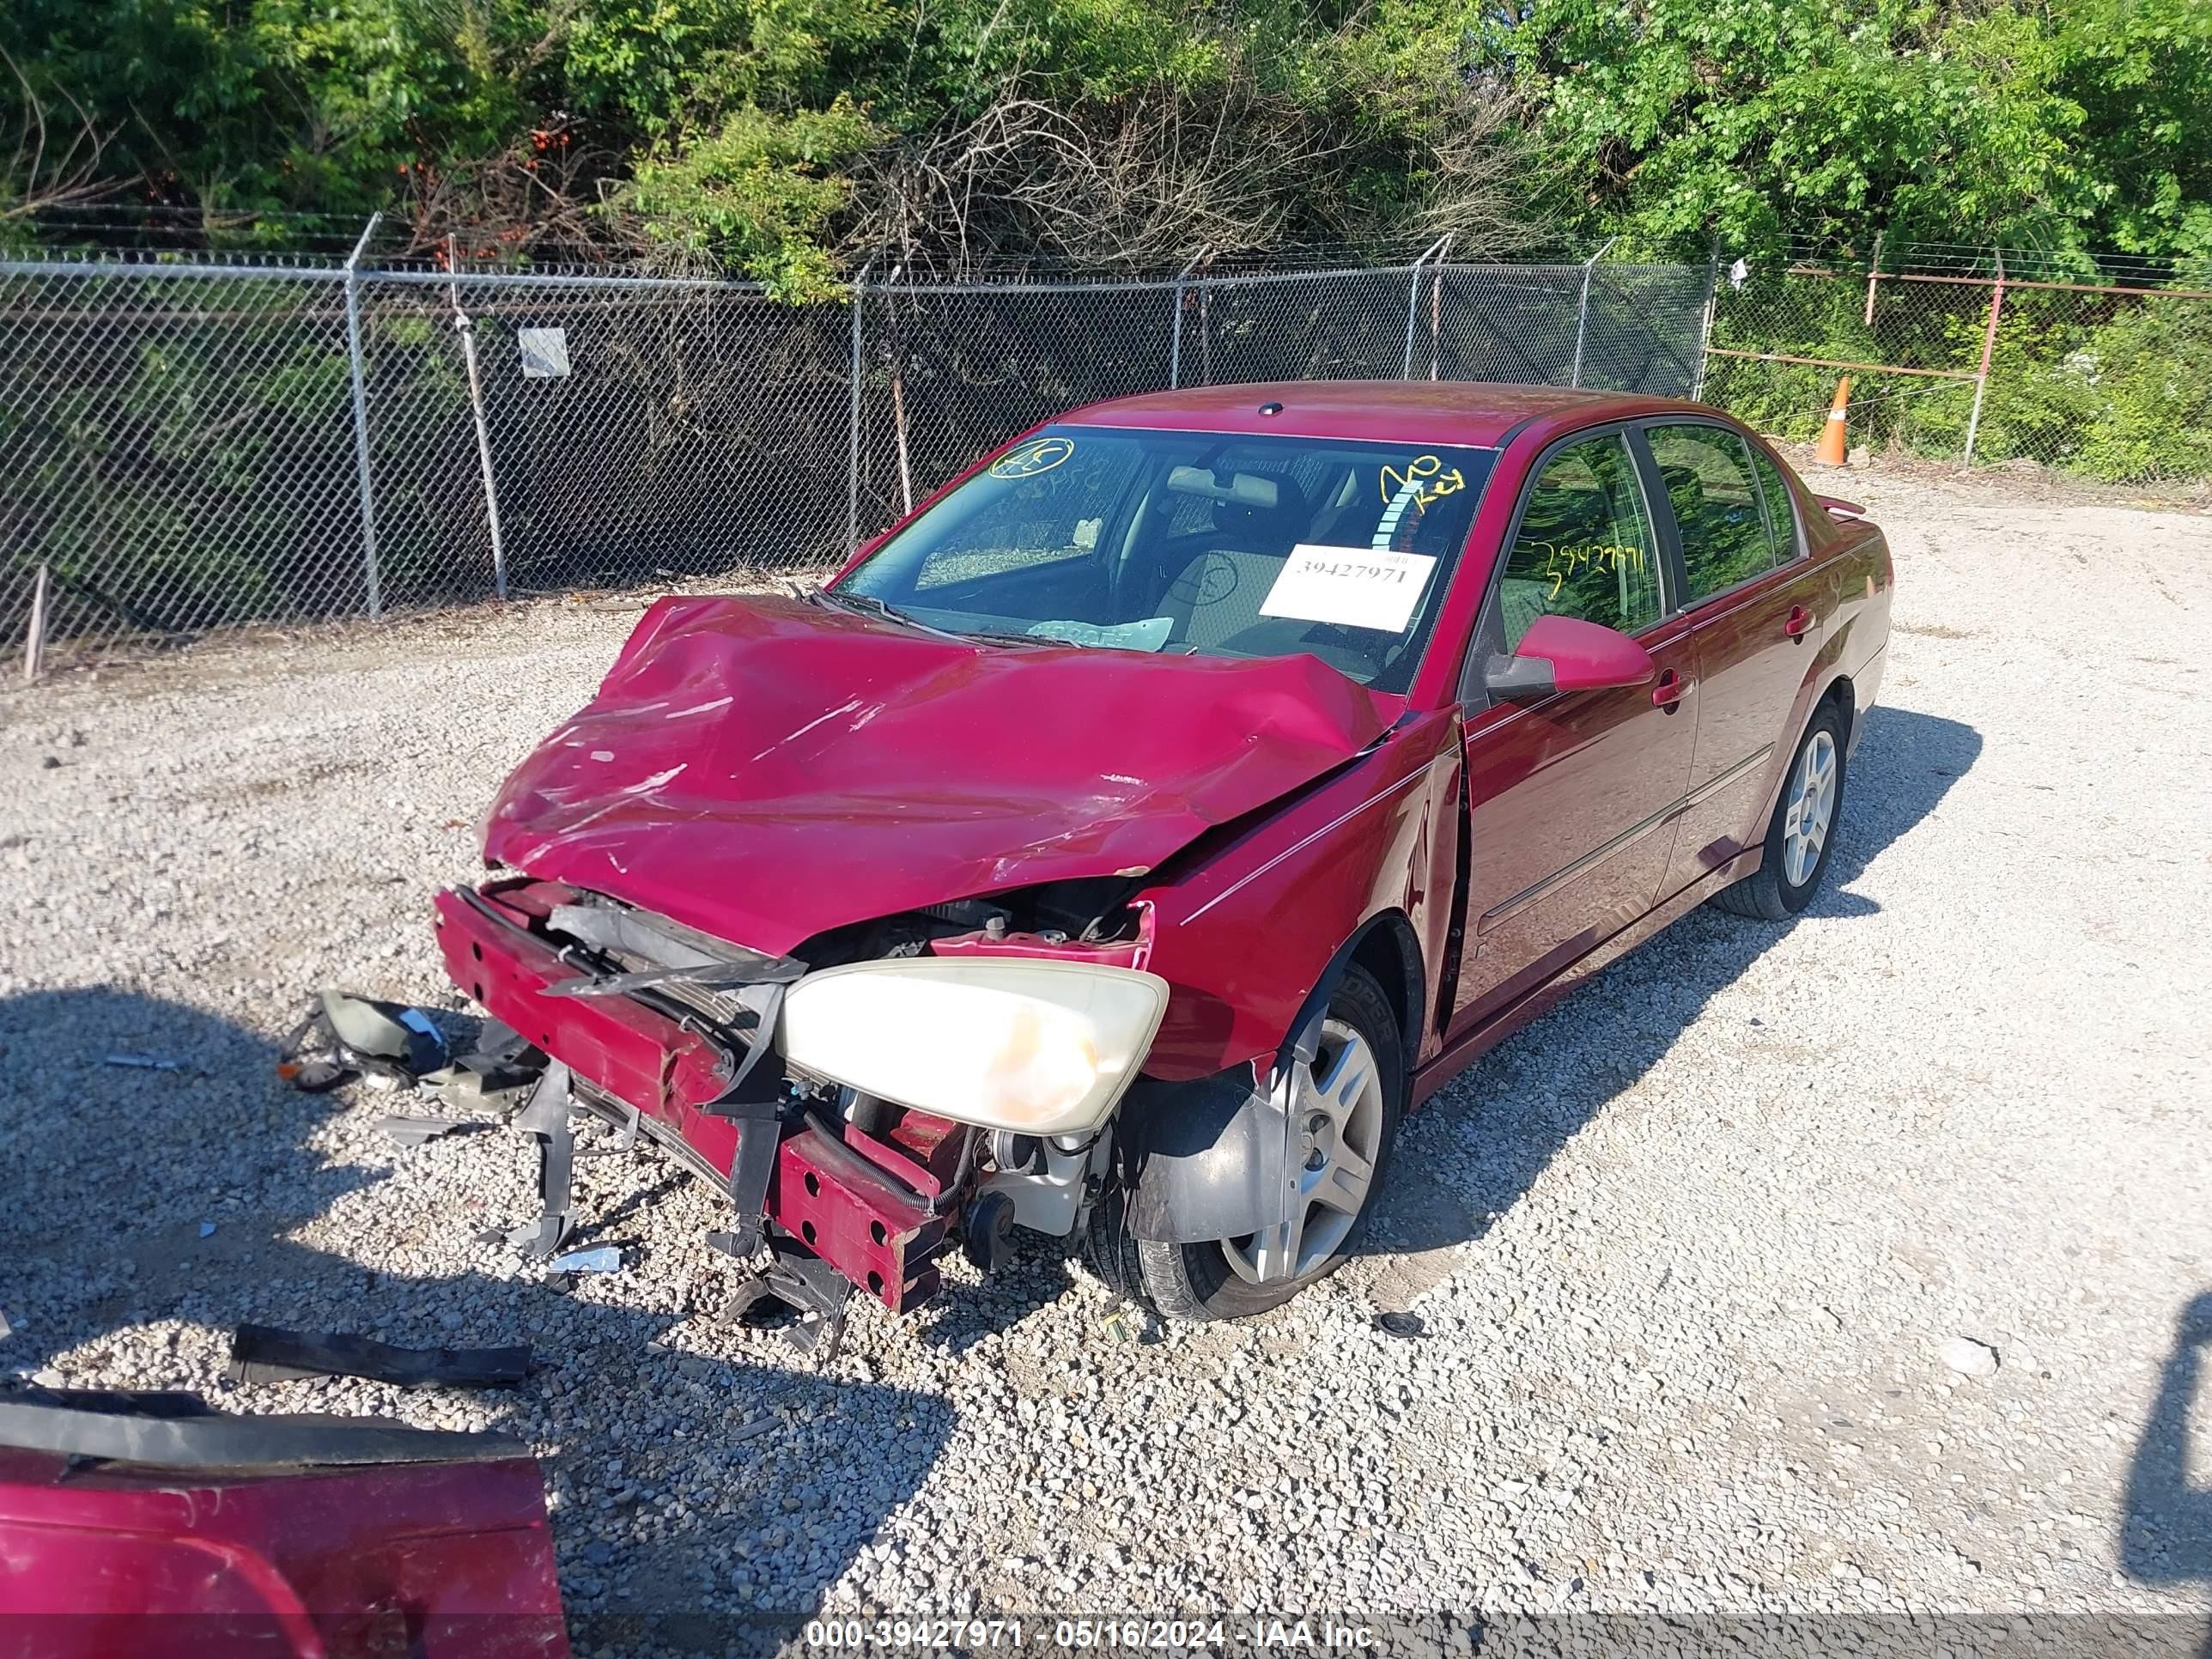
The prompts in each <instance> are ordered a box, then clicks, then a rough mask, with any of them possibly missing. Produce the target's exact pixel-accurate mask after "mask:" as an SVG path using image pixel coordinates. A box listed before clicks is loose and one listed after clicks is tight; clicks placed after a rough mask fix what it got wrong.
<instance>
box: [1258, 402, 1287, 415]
mask: <svg viewBox="0 0 2212 1659" xmlns="http://www.w3.org/2000/svg"><path fill="white" fill-rule="evenodd" d="M1260 412H1261V414H1262V415H1279V414H1281V413H1282V412H1283V406H1282V404H1261V405H1260Z"/></svg>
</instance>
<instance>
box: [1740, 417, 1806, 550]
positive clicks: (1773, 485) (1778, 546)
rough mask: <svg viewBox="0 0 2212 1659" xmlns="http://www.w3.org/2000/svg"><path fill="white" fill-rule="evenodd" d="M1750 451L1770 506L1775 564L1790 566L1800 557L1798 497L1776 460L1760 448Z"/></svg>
mask: <svg viewBox="0 0 2212 1659" xmlns="http://www.w3.org/2000/svg"><path fill="white" fill-rule="evenodd" d="M1750 448H1751V465H1752V467H1753V471H1756V472H1757V473H1758V474H1759V495H1760V497H1761V498H1762V499H1763V500H1764V501H1765V503H1766V538H1767V540H1768V541H1770V542H1771V543H1772V544H1774V562H1775V563H1777V564H1788V563H1789V562H1790V560H1792V559H1794V558H1796V556H1797V497H1796V493H1795V492H1794V491H1793V490H1791V489H1790V481H1789V480H1788V479H1787V478H1785V477H1783V476H1782V469H1781V468H1780V467H1778V466H1777V465H1775V464H1774V458H1773V457H1772V456H1771V455H1769V454H1768V453H1766V452H1765V450H1763V449H1761V448H1760V447H1759V446H1758V445H1756V444H1753V445H1752V446H1750Z"/></svg>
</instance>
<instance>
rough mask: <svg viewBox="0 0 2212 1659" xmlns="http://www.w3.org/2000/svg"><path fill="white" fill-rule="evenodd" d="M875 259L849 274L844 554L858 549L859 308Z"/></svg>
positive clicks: (860, 373)
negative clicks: (850, 326) (850, 341)
mask: <svg viewBox="0 0 2212 1659" xmlns="http://www.w3.org/2000/svg"><path fill="white" fill-rule="evenodd" d="M875 263H876V262H875V260H874V259H872V258H870V259H868V260H866V261H865V262H864V263H863V264H861V266H860V275H859V276H855V277H854V278H853V367H852V376H853V385H852V397H851V399H850V404H851V407H850V409H849V410H848V414H847V417H846V426H847V429H846V434H845V552H846V555H847V556H848V557H849V556H851V555H853V554H854V553H857V552H859V551H860V382H861V379H862V375H863V370H862V368H861V366H860V310H861V307H862V306H863V305H865V304H866V300H867V292H868V272H869V270H870V269H871V268H872V267H873V265H874V264H875Z"/></svg>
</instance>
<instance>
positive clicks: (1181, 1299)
mask: <svg viewBox="0 0 2212 1659" xmlns="http://www.w3.org/2000/svg"><path fill="white" fill-rule="evenodd" d="M1404 1097H1405V1063H1404V1054H1403V1043H1402V1042H1401V1038H1400V1036H1399V1028H1398V1021H1397V1017H1396V1016H1395V1014H1394V1013H1393V1012H1391V1008H1390V1003H1389V998H1387V997H1385V996H1384V995H1383V989H1382V987H1380V986H1378V985H1377V984H1376V982H1375V981H1374V980H1373V979H1372V978H1371V977H1370V975H1368V974H1367V973H1366V971H1365V970H1364V969H1360V968H1357V967H1354V968H1352V969H1348V970H1347V971H1346V974H1345V976H1344V979H1343V981H1342V983H1340V985H1339V986H1338V987H1337V991H1336V994H1335V996H1334V997H1333V998H1332V999H1331V1000H1330V1001H1329V1006H1328V1014H1327V1015H1326V1016H1325V1018H1324V1019H1323V1023H1322V1036H1321V1044H1320V1052H1319V1053H1317V1054H1316V1055H1315V1056H1314V1058H1313V1060H1311V1061H1310V1062H1306V1061H1301V1062H1299V1064H1298V1066H1297V1069H1296V1071H1295V1072H1294V1073H1292V1075H1291V1134H1292V1136H1293V1140H1292V1144H1291V1157H1290V1158H1286V1159H1285V1164H1284V1169H1283V1171H1282V1173H1281V1176H1280V1177H1279V1179H1280V1181H1281V1183H1282V1187H1283V1194H1282V1197H1283V1202H1284V1207H1285V1211H1286V1212H1287V1213H1288V1214H1289V1215H1290V1217H1291V1221H1290V1225H1288V1227H1286V1228H1276V1229H1271V1230H1269V1231H1268V1233H1267V1234H1265V1235H1261V1234H1247V1235H1245V1236H1243V1237H1238V1238H1219V1239H1208V1240H1206V1242H1204V1243H1196V1244H1163V1243H1157V1242H1155V1241H1152V1240H1149V1239H1133V1238H1124V1239H1121V1240H1120V1241H1118V1242H1119V1244H1120V1252H1119V1253H1120V1256H1121V1261H1120V1263H1119V1264H1118V1265H1120V1266H1121V1267H1122V1268H1123V1271H1121V1272H1120V1273H1110V1274H1109V1277H1112V1278H1115V1279H1118V1280H1119V1281H1120V1282H1121V1287H1122V1288H1123V1289H1124V1290H1127V1291H1132V1292H1133V1293H1136V1294H1139V1295H1141V1296H1142V1297H1144V1298H1145V1299H1146V1301H1148V1302H1150V1303H1151V1304H1152V1305H1153V1306H1154V1307H1155V1308H1157V1309H1158V1310H1159V1311H1160V1312H1161V1313H1162V1314H1164V1315H1165V1316H1168V1317H1169V1318H1171V1319H1189V1320H1209V1319H1237V1318H1242V1317H1244V1316H1248V1315H1251V1314H1257V1313H1264V1312H1266V1311H1267V1310H1268V1309H1270V1308H1276V1307H1280V1306H1281V1305H1282V1304H1284V1303H1285V1302H1287V1301H1289V1300H1290V1299H1291V1297H1294V1296H1296V1295H1297V1293H1298V1292H1299V1291H1303V1290H1304V1289H1305V1288H1306V1287H1307V1286H1308V1285H1312V1284H1315V1283H1316V1282H1318V1281H1319V1280H1321V1279H1325V1278H1327V1277H1328V1275H1329V1274H1330V1273H1333V1272H1334V1271H1335V1270H1336V1268H1337V1267H1340V1266H1341V1265H1342V1264H1343V1262H1344V1260H1345V1258H1346V1256H1347V1255H1349V1254H1350V1253H1351V1251H1352V1249H1354V1248H1355V1247H1356V1246H1357V1245H1358V1242H1359V1238H1360V1236H1361V1235H1362V1234H1363V1233H1364V1231H1366V1225H1367V1218H1368V1216H1369V1213H1370V1211H1371V1210H1372V1209H1373V1207H1374V1200H1375V1194H1376V1191H1377V1190H1378V1189H1379V1188H1380V1187H1381V1185H1382V1182H1383V1173H1384V1170H1386V1168H1387V1167H1388V1165H1389V1157H1390V1147H1391V1144H1392V1142H1393V1141H1394V1140H1395V1139H1396V1136H1397V1133H1398V1119H1399V1115H1400V1114H1401V1111H1402V1109H1403V1102H1404ZM1131 1270H1133V1271H1131Z"/></svg>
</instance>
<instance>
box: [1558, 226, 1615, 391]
mask: <svg viewBox="0 0 2212 1659" xmlns="http://www.w3.org/2000/svg"><path fill="white" fill-rule="evenodd" d="M1619 240H1620V237H1618V236H1608V237H1607V238H1606V240H1605V247H1601V248H1600V249H1599V250H1598V251H1597V252H1595V253H1593V254H1591V255H1590V257H1589V259H1588V261H1586V262H1585V263H1584V264H1583V300H1582V305H1581V306H1580V307H1579V308H1577V311H1576V313H1575V368H1574V374H1573V375H1572V376H1571V378H1570V379H1569V380H1568V381H1567V384H1568V385H1569V386H1580V385H1581V384H1582V383H1583V338H1584V337H1585V336H1587V335H1588V334H1589V285H1590V272H1591V271H1592V270H1595V268H1596V266H1597V262H1598V261H1599V260H1601V259H1602V258H1605V249H1606V248H1607V247H1611V246H1613V244H1614V243H1615V242H1617V241H1619Z"/></svg>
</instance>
